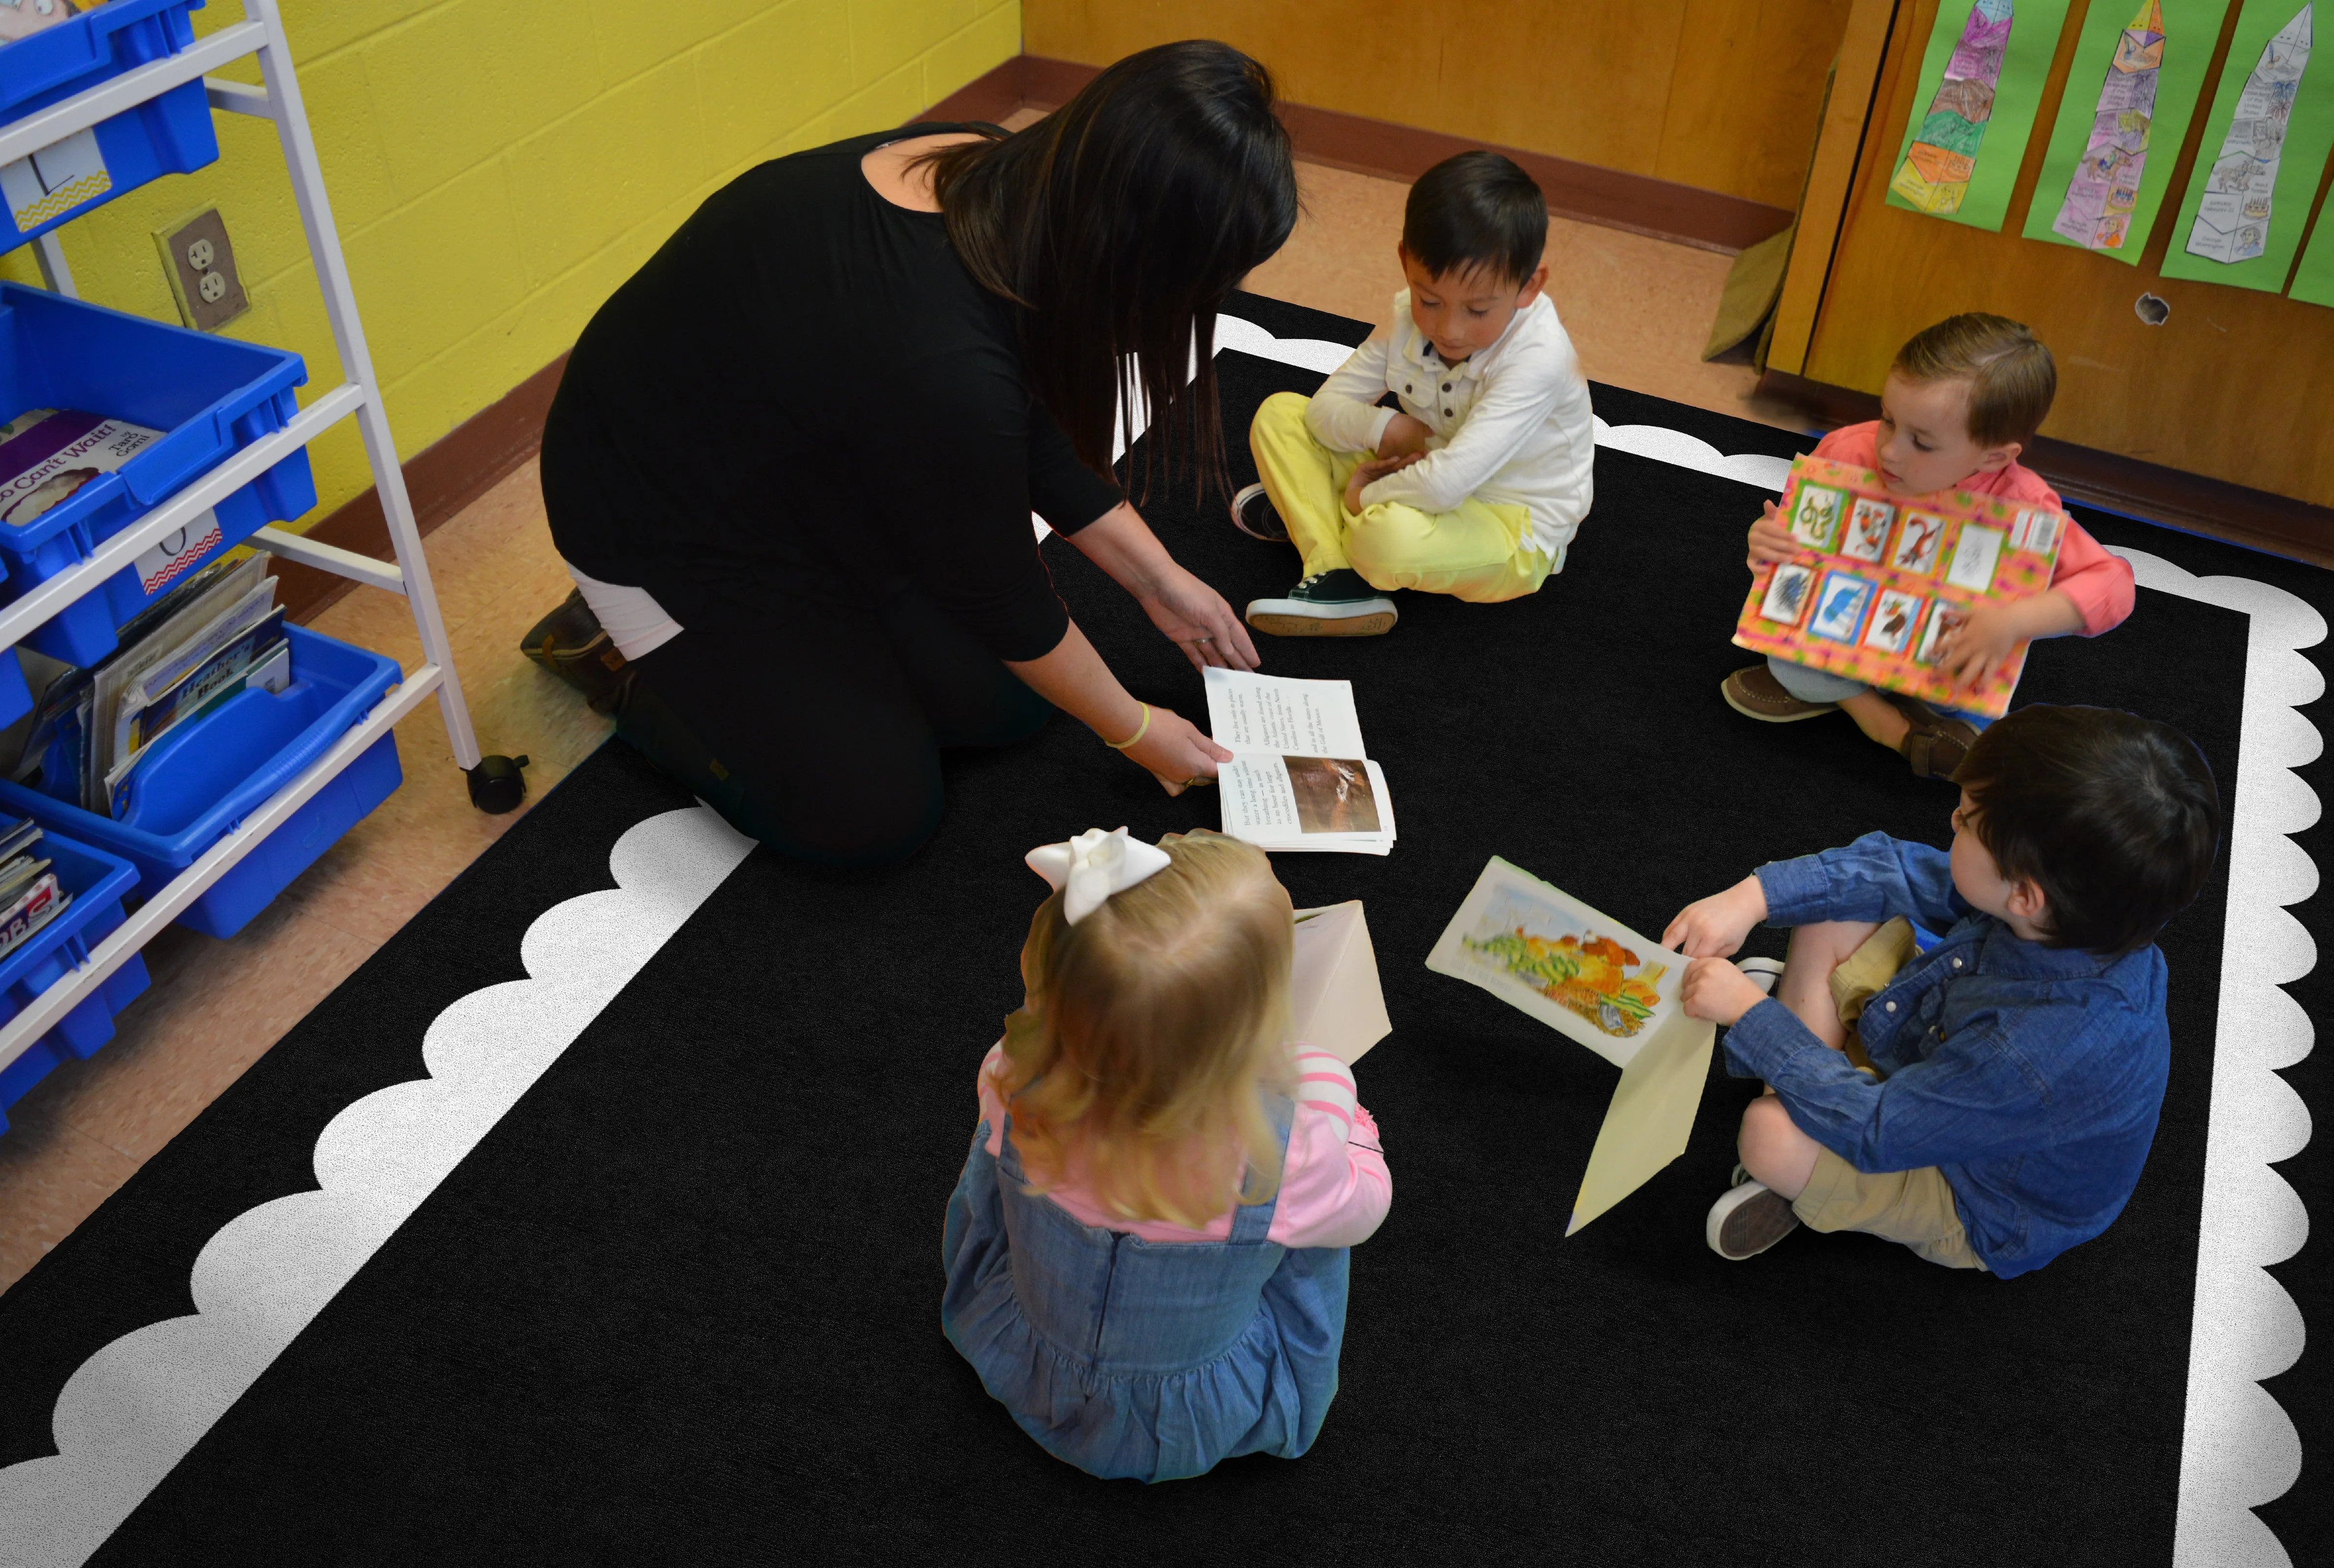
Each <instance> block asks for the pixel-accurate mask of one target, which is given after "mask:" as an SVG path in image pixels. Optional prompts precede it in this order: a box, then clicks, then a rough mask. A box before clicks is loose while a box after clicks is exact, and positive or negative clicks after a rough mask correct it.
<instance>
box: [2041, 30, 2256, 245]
mask: <svg viewBox="0 0 2334 1568" xmlns="http://www.w3.org/2000/svg"><path fill="white" fill-rule="evenodd" d="M2156 5H2157V6H2158V10H2159V14H2160V15H2161V17H2162V20H2163V24H2164V53H2163V56H2162V63H2161V64H2160V65H2159V67H2158V68H2157V70H2156V112H2155V114H2154V115H2153V116H2152V117H2151V119H2150V122H2149V125H2148V128H2147V156H2146V161H2145V162H2144V163H2143V164H2142V165H2141V168H2140V175H2139V183H2138V189H2139V200H2138V202H2137V203H2136V205H2135V206H2134V207H2132V209H2131V220H2130V225H2129V227H2128V228H2127V231H2126V236H2125V238H2124V241H2123V243H2122V245H2119V246H2111V245H2101V246H2092V245H2085V244H2083V243H2082V242H2081V241H2079V240H2075V239H2069V237H2068V236H2065V235H2063V234H2060V233H2059V232H2057V230H2056V228H2055V227H2054V225H2056V224H2057V223H2058V222H2059V216H2060V214H2061V212H2062V211H2063V210H2065V208H2066V205H2067V188H2068V187H2069V185H2070V184H2071V183H2072V182H2073V180H2074V178H2075V168H2076V165H2078V163H2080V162H2081V161H2082V159H2083V155H2084V153H2085V151H2086V150H2087V149H2088V148H2089V146H2090V140H2091V129H2092V123H2093V120H2094V119H2095V117H2096V115H2097V112H2098V108H2099V101H2100V95H2101V93H2102V91H2104V90H2105V89H2106V88H2107V84H2108V82H2109V78H2108V74H2107V73H2108V72H2109V70H2110V69H2111V68H2112V66H2113V63H2114V61H2115V58H2116V51H2117V47H2118V46H2119V45H2120V44H2121V43H2122V42H2123V36H2124V32H2125V29H2127V28H2128V27H2130V26H2132V24H2134V23H2135V22H2136V21H2139V20H2141V19H2142V18H2144V17H2146V16H2147V14H2148V10H2149V6H2148V0H2136V3H2135V0H2091V8H2090V11H2089V13H2088V14H2086V15H2085V16H2084V18H2083V32H2082V36H2081V38H2080V39H2079V40H2078V42H2077V43H2076V44H2075V59H2074V63H2073V64H2072V65H2070V66H2069V68H2068V71H2067V86H2066V91H2065V93H2064V94H2063V96H2061V97H2060V99H2059V121H2058V123H2057V124H2056V125H2055V126H2053V127H2052V128H2051V130H2050V146H2049V151H2048V152H2047V153H2046V154H2045V155H2044V157H2043V159H2042V178H2040V180H2038V181H2036V182H2035V186H2034V203H2033V206H2032V207H2030V208H2028V210H2027V214H2026V228H2025V231H2024V233H2025V236H2026V237H2027V238H2028V239H2039V240H2041V241H2043V242H2045V243H2046V244H2049V245H2068V246H2070V247H2072V248H2074V249H2077V250H2088V251H2090V252H2091V253H2092V254H2093V255H2102V256H2106V257H2107V258H2109V259H2110V260H2113V261H2119V262H2122V263H2123V264H2124V265H2127V266H2136V265H2138V264H2139V257H2140V253H2141V252H2142V251H2143V250H2145V249H2146V247H2147V236H2148V233H2149V231H2150V230H2152V229H2153V228H2154V227H2155V226H2156V214H2157V213H2158V212H2160V211H2161V210H2162V209H2163V207H2164V197H2165V193H2166V192H2167V191H2169V190H2170V189H2171V187H2172V173H2173V168H2174V167H2175V165H2176V164H2177V163H2178V162H2179V161H2180V143H2181V139H2182V138H2184V137H2185V136H2186V135H2187V134H2188V122H2189V120H2192V119H2194V116H2195V112H2196V103H2197V100H2198V98H2199V97H2200V96H2201V95H2202V94H2203V92H2204V72H2205V69H2206V67H2208V66H2210V65H2211V64H2212V63H2213V46H2214V45H2215V44H2217V43H2219V42H2220V41H2221V24H2222V22H2223V20H2224V19H2225V18H2226V16H2227V15H2228V11H2229V0H2156ZM2118 74H2122V73H2120V72H2119V73H2118ZM2069 216H2070V217H2071V216H2074V215H2069ZM2093 232H2094V233H2096V232H2097V231H2096V229H2094V230H2093Z"/></svg>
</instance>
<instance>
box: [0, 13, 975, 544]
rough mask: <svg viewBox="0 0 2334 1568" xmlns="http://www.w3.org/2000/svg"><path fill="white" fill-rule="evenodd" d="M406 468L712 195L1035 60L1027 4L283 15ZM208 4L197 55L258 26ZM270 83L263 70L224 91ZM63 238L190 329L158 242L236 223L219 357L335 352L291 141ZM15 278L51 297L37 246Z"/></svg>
mask: <svg viewBox="0 0 2334 1568" xmlns="http://www.w3.org/2000/svg"><path fill="white" fill-rule="evenodd" d="M283 12H284V19H285V31H286V33H288V34H290V37H291V41H292V53H293V56H294V61H295V62H296V63H297V67H298V72H299V81H300V88H301V91H302V92H303V94H304V96H305V98H306V101H307V111H308V120H309V124H310V126H311V127H312V128H313V130H314V133H315V138H316V145H317V155H318V159H319V160H320V161H321V162H322V164H323V171H324V183H325V188H326V190H327V192H328V193H329V197H330V199H331V202H332V208H333V219H334V221H335V222H336V224H337V225H338V226H339V229H340V235H341V246H342V251H343V252H344V253H345V254H346V255H347V257H348V263H349V274H350V277H351V280H352V284H353V286H354V289H355V292H356V299H357V308H358V312H359V314H360V316H361V317H362V322H363V324H364V332H365V338H366V341H367V344H368V346H369V347H370V349H371V353H372V360H373V368H374V371H375V373H376V374H377V375H378V376H379V378H380V380H381V388H382V395H383V399H384V401H385V402H386V404H387V406H388V410H389V417H390V422H391V429H392V430H394V431H395V433H396V436H397V445H398V452H399V456H400V457H411V456H412V455H413V454H414V453H416V452H418V451H420V449H421V448H422V447H427V446H428V445H429V444H430V443H431V442H432V441H435V440H436V439H438V438H439V437H440V436H443V435H445V434H446V432H447V431H448V430H450V429H452V428H454V427H455V426H456V425H458V424H460V423H461V422H462V421H463V420H464V419H466V418H468V417H469V416H470V415H472V414H474V413H477V411H478V410H479V409H483V408H485V407H486V406H487V405H488V404H490V403H492V402H494V401H495V400H496V399H497V398H500V397H501V396H502V395H503V394H504V393H506V392H507V391H509V390H511V389H512V388H513V387H514V386H516V385H517V384H518V383H519V382H520V381H522V380H526V378H527V377H528V376H530V375H532V374H534V373H535V371H536V370H541V369H542V368H543V367H544V366H545V365H546V364H548V363H550V362H551V361H553V360H555V359H556V358H557V357H558V356H559V355H560V354H561V353H562V352H563V351H565V350H566V349H567V348H568V347H569V346H570V345H571V344H572V343H574V341H575V336H576V333H577V332H580V331H582V329H583V326H584V322H586V321H588V320H589V319H590V318H591V315H592V313H593V310H594V309H596V308H597V307H598V305H599V303H600V302H601V301H603V300H604V299H606V298H607V297H608V295H609V294H610V293H612V292H613V291H614V290H615V288H616V286H617V285H618V284H622V282H623V281H624V279H625V278H626V277H628V276H630V275H631V274H632V271H633V270H634V269H635V268H637V267H638V266H639V265H641V262H643V261H645V260H647V259H648V256H649V255H650V254H651V252H653V251H654V250H655V249H656V247H657V246H658V245H661V244H663V243H664V241H665V239H666V238H667V237H668V236H670V234H671V233H672V231H673V230H674V229H675V228H676V227H678V226H680V222H681V220H682V219H683V218H685V217H687V216H689V215H690V212H692V211H694V210H695V209H696V207H697V205H698V204H699V202H701V201H703V200H704V199H705V197H708V196H709V195H710V194H711V193H712V192H713V191H714V190H716V189H718V188H719V187H721V186H722V185H724V184H726V183H727V182H728V181H729V180H730V179H733V178H736V177H737V176H738V174H740V173H742V172H743V171H744V170H746V169H747V168H751V167H752V166H753V165H755V164H757V163H759V162H762V161H764V160H765V159H771V158H776V157H778V156H780V155H781V154H784V153H786V152H791V151H794V150H796V149H800V148H805V147H815V146H818V145H819V144H821V143H823V142H827V141H833V140H834V139H838V138H841V137H844V136H849V135H853V134H854V133H856V132H859V131H863V130H876V129H880V128H882V127H884V126H888V125H896V124H899V123H900V122H902V121H903V120H908V119H910V118H911V117H912V116H914V115H915V114H916V113H917V112H918V111H921V110H922V109H924V108H926V107H927V106H929V105H931V104H932V103H935V102H937V101H940V99H942V98H945V97H947V96H948V95H949V94H950V93H951V92H953V91H956V90H957V89H958V88H960V87H962V86H963V85H965V84H966V83H967V82H971V81H972V80H974V79H975V78H977V77H979V75H981V74H982V73H983V72H987V71H989V70H990V69H991V68H993V67H994V66H996V65H998V63H1001V62H1003V61H1005V60H1006V59H1008V58H1009V57H1010V56H1012V55H1015V54H1018V53H1020V51H1021V7H1020V0H775V3H774V0H680V3H678V4H669V5H643V4H640V3H638V0H597V3H584V4H579V3H577V0H283ZM240 14H241V7H240V5H239V0H211V4H210V5H208V6H207V8H206V9H205V10H202V11H198V12H197V13H196V14H195V21H196V28H197V31H198V33H209V32H212V31H215V30H216V29H217V28H218V27H221V26H223V25H226V24H230V23H233V22H235V21H236V20H238V19H239V17H240ZM227 74H230V75H234V76H236V77H237V78H239V79H240V80H244V81H247V82H257V81H258V79H259V78H258V71H257V66H256V62H253V61H246V62H244V63H243V65H242V68H241V69H238V70H236V71H233V72H228V73H227ZM212 119H213V122H214V123H215V124H216V125H217V129H218V139H219V160H218V162H217V163H216V164H213V165H212V166H210V167H209V168H205V169H202V170H199V171H198V172H197V173H195V174H192V175H178V176H169V177H166V178H163V179H160V180H158V181H156V182H155V183H154V184H152V185H149V186H147V187H146V188H143V189H140V190H137V191H133V192H132V193H130V195H128V196H125V197H121V199H119V200H117V201H115V202H113V203H111V205H109V206H107V207H101V208H100V209H99V210H97V211H96V212H93V213H92V214H90V215H89V216H86V217H83V218H81V219H79V220H77V221H75V222H73V223H72V224H69V225H67V226H65V227H64V228H63V229H61V230H60V231H58V232H59V233H60V235H61V236H63V243H64V250H65V258H66V262H67V264H68V265H70V266H71V267H72V272H73V281H74V284H75V285H76V287H77V288H78V289H79V291H80V293H81V294H82V297H83V298H84V299H87V300H90V301H92V302H93V303H99V304H104V305H111V306H112V307H114V308H115V309H118V310H125V311H132V312H135V313H139V314H140V315H146V316H151V317H154V318H157V319H159V320H162V321H169V322H176V321H177V320H178V310H177V307H176V306H175V305H174V304H173V303H172V301H171V297H170V290H169V283H168V281H167V279H166V278H165V276H164V274H163V272H162V267H161V258H160V255H159V253H158V251H157V249H156V246H155V244H154V240H153V231H154V230H155V229H157V228H163V227H167V226H172V225H173V224H174V223H175V221H176V220H177V219H178V218H180V217H183V216H188V215H190V214H192V213H195V212H198V211H200V210H201V209H202V208H203V207H212V206H216V207H217V208H218V209H219V214H220V216H222V217H223V218H224V219H225V220H226V222H227V233H228V235H229V236H230V237H231V238H232V239H233V241H234V244H235V252H236V265H237V266H238V267H239V268H240V269H241V270H242V273H243V276H244V282H245V287H246V291H247V292H248V293H249V295H250V298H251V309H250V310H249V311H248V312H247V313H246V314H244V315H243V316H241V317H239V318H238V319H236V321H234V322H230V323H229V324H228V325H227V326H226V327H225V328H223V329H222V331H223V332H225V333H226V334H227V335H228V336H232V337H236V338H242V339H246V340H247V341H252V342H257V343H266V344H269V345H271V346H275V347H279V348H289V349H295V350H297V351H299V352H300V353H301V354H302V355H303V356H304V358H305V359H306V361H307V366H308V385H307V386H306V387H304V388H303V389H302V393H301V395H302V398H303V399H310V398H313V397H314V396H315V395H317V394H318V393H319V392H321V391H323V390H326V389H329V388H331V387H333V386H335V385H337V384H338V383H339V382H340V380H341V379H342V375H341V365H340V359H339V356H338V354H337V353H336V352H335V351H334V350H333V340H332V332H331V329H330V327H329V326H328V325H327V324H326V322H325V319H324V310H323V294H322V293H321V292H320V291H319V289H318V286H317V284H316V280H315V274H314V273H313V271H312V270H311V268H310V265H309V260H308V246H307V240H306V236H305V235H304V231H303V230H302V228H301V226H300V218H299V214H298V212H297V210H296V209H295V208H294V205H293V199H292V187H291V182H290V180H289V178H288V177H287V175H286V173H285V167H284V160H283V157H282V154H281V152H280V151H279V149H278V147H277V143H276V139H275V126H274V125H273V124H272V123H271V122H269V121H267V120H258V119H254V118H252V117H250V116H248V115H238V114H214V115H213V117H212ZM0 276H5V277H8V278H12V279H14V280H16V281H18V282H24V283H37V282H38V281H39V274H38V272H37V270H36V267H35V265H34V259H33V250H32V247H31V246H30V245H26V246H23V247H20V248H19V249H17V250H15V251H13V252H11V253H9V254H8V255H5V256H0ZM309 451H310V454H311V457H312V459H313V462H314V465H315V469H316V487H317V492H318V497H319V501H320V505H319V506H318V508H317V510H316V511H314V512H313V513H311V514H310V515H309V516H308V517H307V518H306V519H304V521H303V522H302V523H301V524H297V526H302V527H304V526H306V525H307V524H309V523H313V522H314V521H315V520H317V519H318V518H320V517H322V516H323V515H326V514H328V513H329V512H331V510H332V509H333V507H334V506H336V505H340V504H341V503H342V502H344V501H346V500H348V499H350V498H351V497H352V496H353V495H357V494H358V493H360V492H361V491H362V490H364V489H366V488H367V487H369V486H371V482H372V481H371V472H370V470H369V469H368V468H367V467H366V466H365V460H364V453H363V449H362V447H361V445H360V444H359V442H358V439H357V435H356V428H355V423H354V421H353V420H343V421H342V423H341V424H340V425H339V426H337V427H336V428H334V429H333V431H332V432H331V433H330V434H329V435H327V436H326V437H325V438H323V439H321V440H319V441H317V442H316V443H315V444H314V445H313V446H312V447H310V448H309Z"/></svg>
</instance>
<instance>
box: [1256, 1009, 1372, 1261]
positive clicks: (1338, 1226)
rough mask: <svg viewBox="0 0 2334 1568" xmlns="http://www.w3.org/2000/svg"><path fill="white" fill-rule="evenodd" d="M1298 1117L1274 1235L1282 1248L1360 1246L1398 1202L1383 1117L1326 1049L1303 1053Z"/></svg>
mask: <svg viewBox="0 0 2334 1568" xmlns="http://www.w3.org/2000/svg"><path fill="white" fill-rule="evenodd" d="M1393 1202H1394V1177H1393V1175H1392V1174H1391V1173H1390V1172H1389V1171H1388V1170H1387V1169H1386V1161H1385V1151H1384V1148H1383V1147H1382V1146H1381V1144H1380V1142H1379V1139H1378V1127H1377V1122H1376V1121H1374V1120H1373V1119H1372V1118H1371V1116H1370V1113H1369V1112H1368V1111H1365V1110H1364V1109H1363V1108H1362V1105H1361V1102H1360V1101H1359V1100H1358V1099H1356V1098H1355V1091H1354V1072H1353V1069H1352V1068H1350V1067H1348V1066H1346V1065H1345V1063H1343V1062H1340V1061H1338V1060H1337V1058H1336V1057H1335V1056H1332V1055H1330V1054H1329V1053H1327V1052H1326V1051H1315V1050H1311V1049H1307V1048H1301V1047H1300V1048H1299V1050H1298V1051H1297V1114H1296V1119H1295V1120H1294V1121H1293V1122H1292V1123H1291V1124H1290V1126H1289V1129H1288V1155H1287V1157H1286V1158H1285V1159H1283V1161H1282V1163H1281V1173H1280V1198H1279V1201H1278V1204H1277V1205H1276V1206H1275V1207H1274V1209H1273V1214H1272V1228H1271V1230H1270V1231H1269V1232H1268V1233H1267V1234H1268V1236H1269V1237H1270V1239H1272V1240H1273V1241H1276V1242H1278V1243H1279V1244H1280V1245H1281V1246H1356V1245H1358V1244H1359V1243H1362V1242H1365V1241H1367V1240H1368V1239H1369V1238H1370V1236H1372V1235H1373V1234H1374V1233H1375V1232H1376V1230H1377V1228H1378V1227H1379V1225H1380V1224H1382V1223H1384V1219H1385V1217H1386V1210H1387V1208H1388V1207H1390V1206H1391V1205H1392V1204H1393Z"/></svg>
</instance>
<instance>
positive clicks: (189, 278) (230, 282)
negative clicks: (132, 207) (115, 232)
mask: <svg viewBox="0 0 2334 1568" xmlns="http://www.w3.org/2000/svg"><path fill="white" fill-rule="evenodd" d="M154 243H155V244H156V245H159V247H160V248H161V252H162V271H163V273H164V274H166V275H167V276H168V277H169V280H170V293H171V294H172V295H173V296H174V297H175V298H176V299H177V300H178V318H179V319H180V320H181V321H183V322H186V323H187V325H188V326H190V327H194V328H196V329H198V330H199V331H201V332H211V331H214V330H216V329H217V328H218V327H221V326H224V325H225V324H226V323H227V322H231V321H233V320H234V319H235V318H236V317H237V316H239V315H241V314H243V313H244V312H245V311H246V310H247V309H249V308H250V304H251V302H250V301H249V300H248V299H246V298H245V297H244V293H243V279H242V278H241V277H239V276H237V275H236V270H235V246H234V245H233V244H232V243H231V242H229V240H228V239H227V225H226V224H225V223H224V222H222V221H221V220H220V218H219V215H218V208H217V207H207V208H205V209H204V210H203V211H202V212H199V213H198V214H196V215H195V216H193V217H190V218H188V219H187V220H186V221H184V222H183V223H180V224H178V225H176V226H173V227H171V228H169V229H157V230H156V231H155V233H154Z"/></svg>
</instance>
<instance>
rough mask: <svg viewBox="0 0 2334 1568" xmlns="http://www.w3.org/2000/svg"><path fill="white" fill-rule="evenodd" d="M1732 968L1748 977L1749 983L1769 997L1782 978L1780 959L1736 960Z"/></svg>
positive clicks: (1781, 961) (1781, 962)
mask: <svg viewBox="0 0 2334 1568" xmlns="http://www.w3.org/2000/svg"><path fill="white" fill-rule="evenodd" d="M1734 967H1736V968H1738V969H1740V970H1741V971H1742V972H1743V973H1744V974H1746V975H1748V976H1751V984H1752V985H1754V986H1758V987H1759V989H1760V990H1761V991H1764V992H1766V993H1767V995H1769V996H1773V995H1774V994H1775V987H1776V986H1777V985H1779V983H1781V981H1782V978H1783V960H1781V959H1780V958H1737V959H1735V960H1734Z"/></svg>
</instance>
